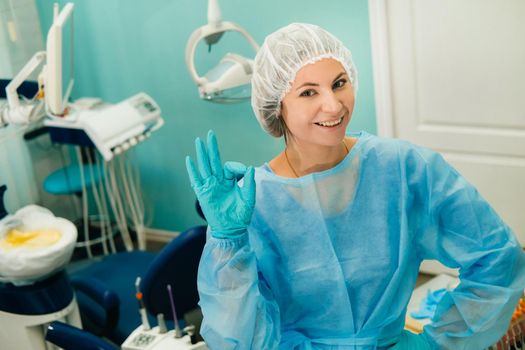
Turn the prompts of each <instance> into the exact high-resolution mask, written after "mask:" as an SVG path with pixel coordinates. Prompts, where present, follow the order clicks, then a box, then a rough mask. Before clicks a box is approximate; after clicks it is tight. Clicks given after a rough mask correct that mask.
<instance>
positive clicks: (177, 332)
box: [167, 284, 182, 338]
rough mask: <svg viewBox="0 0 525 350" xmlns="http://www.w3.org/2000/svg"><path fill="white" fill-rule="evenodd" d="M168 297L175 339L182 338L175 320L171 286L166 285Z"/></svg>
mask: <svg viewBox="0 0 525 350" xmlns="http://www.w3.org/2000/svg"><path fill="white" fill-rule="evenodd" d="M167 289H168V295H169V298H170V305H171V312H172V314H173V322H174V323H175V338H181V337H182V331H181V329H180V326H179V319H178V318H177V312H176V311H175V302H174V301H173V293H172V292H171V285H170V284H168V286H167Z"/></svg>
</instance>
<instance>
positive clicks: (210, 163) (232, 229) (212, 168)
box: [186, 130, 255, 238]
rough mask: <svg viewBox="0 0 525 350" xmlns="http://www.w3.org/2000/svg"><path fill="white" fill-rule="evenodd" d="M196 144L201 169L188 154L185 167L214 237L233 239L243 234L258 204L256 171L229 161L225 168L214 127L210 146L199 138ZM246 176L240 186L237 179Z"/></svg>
mask: <svg viewBox="0 0 525 350" xmlns="http://www.w3.org/2000/svg"><path fill="white" fill-rule="evenodd" d="M195 147H196V151H197V163H198V168H199V171H197V169H196V167H195V164H194V163H193V160H192V159H191V158H190V157H189V156H187V157H186V169H187V170H188V176H189V178H190V182H191V187H192V188H193V190H194V191H195V194H196V195H197V199H198V200H199V203H200V205H201V208H202V211H203V213H204V216H205V217H206V221H208V225H209V226H210V228H211V234H212V236H213V237H215V238H234V237H238V236H240V235H242V234H243V233H244V232H245V231H246V227H247V226H248V225H249V223H250V220H251V217H252V214H253V209H254V207H255V170H254V169H253V167H248V168H247V167H246V166H244V165H242V164H241V163H237V162H229V163H226V164H225V165H224V167H223V166H222V163H221V158H220V155H219V147H218V145H217V138H216V136H215V133H214V132H213V131H211V130H210V131H209V132H208V149H207V150H206V146H205V145H204V142H202V140H201V139H200V138H197V139H196V140H195ZM243 176H244V184H243V187H239V186H238V185H237V180H239V179H240V178H242V177H243Z"/></svg>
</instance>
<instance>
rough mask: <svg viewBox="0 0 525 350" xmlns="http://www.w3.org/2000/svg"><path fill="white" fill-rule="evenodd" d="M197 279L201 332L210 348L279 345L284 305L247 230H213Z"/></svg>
mask: <svg viewBox="0 0 525 350" xmlns="http://www.w3.org/2000/svg"><path fill="white" fill-rule="evenodd" d="M197 284H198V290H199V296H200V302H199V304H200V307H201V309H202V313H203V315H204V319H203V323H202V326H201V334H202V336H203V338H204V339H205V341H206V343H207V345H208V347H209V348H210V349H212V350H215V349H220V350H228V349H268V350H272V349H277V348H278V346H279V341H280V315H279V308H278V305H277V303H276V301H275V299H274V298H273V296H272V293H271V291H270V289H269V288H268V286H267V284H266V282H265V281H264V278H263V277H262V275H261V274H259V273H258V269H257V264H256V257H255V253H254V252H253V250H252V249H251V247H250V243H249V240H248V233H247V232H246V233H244V234H242V235H241V236H240V237H238V238H223V239H218V238H214V237H212V236H211V235H209V234H208V238H207V242H206V245H205V247H204V251H203V253H202V257H201V261H200V265H199V273H198V279H197Z"/></svg>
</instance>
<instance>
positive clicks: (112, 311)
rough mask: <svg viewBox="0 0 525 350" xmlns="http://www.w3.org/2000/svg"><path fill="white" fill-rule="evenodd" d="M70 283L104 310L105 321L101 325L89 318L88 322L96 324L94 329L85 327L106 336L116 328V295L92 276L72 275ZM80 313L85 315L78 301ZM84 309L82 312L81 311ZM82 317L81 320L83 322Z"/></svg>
mask: <svg viewBox="0 0 525 350" xmlns="http://www.w3.org/2000/svg"><path fill="white" fill-rule="evenodd" d="M71 284H72V285H73V287H74V288H75V290H76V291H78V292H81V293H82V294H84V295H85V296H87V297H88V298H89V299H91V300H92V301H94V302H95V303H96V304H98V305H99V306H100V307H101V308H102V309H103V310H104V311H105V322H104V323H103V324H102V325H101V324H99V322H98V320H91V322H89V323H88V324H90V325H92V326H96V329H89V328H90V327H89V325H88V324H86V325H85V326H87V327H86V329H88V330H89V331H91V332H92V333H94V334H97V335H104V336H107V335H109V334H110V333H111V332H113V330H114V329H115V328H116V326H117V323H118V321H119V312H120V299H119V297H118V295H117V294H116V293H115V292H113V291H112V290H110V289H109V288H108V287H107V286H106V285H105V284H104V283H103V282H101V281H99V280H97V279H95V278H92V277H72V278H71ZM79 307H80V309H81V312H80V313H81V315H83V316H84V317H85V316H86V314H89V313H86V312H85V311H86V310H82V309H83V305H82V304H81V303H80V302H79ZM83 311H84V312H83ZM84 317H83V322H84Z"/></svg>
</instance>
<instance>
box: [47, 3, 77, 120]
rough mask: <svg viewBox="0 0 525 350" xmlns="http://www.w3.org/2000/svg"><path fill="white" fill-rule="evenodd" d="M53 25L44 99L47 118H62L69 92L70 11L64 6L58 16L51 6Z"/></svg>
mask: <svg viewBox="0 0 525 350" xmlns="http://www.w3.org/2000/svg"><path fill="white" fill-rule="evenodd" d="M54 6H55V7H54V13H53V17H54V18H53V24H52V25H51V28H49V31H48V33H47V43H46V56H47V59H46V61H47V63H46V70H45V75H44V77H45V78H44V79H45V82H44V84H45V99H46V106H47V112H48V114H50V115H51V116H56V117H63V116H65V115H66V112H67V110H66V107H67V101H68V100H69V95H70V94H71V90H72V89H73V82H74V79H73V68H74V67H73V8H74V5H73V4H72V3H67V4H66V5H65V6H64V8H63V9H62V11H60V13H59V9H58V4H55V5H54Z"/></svg>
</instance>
